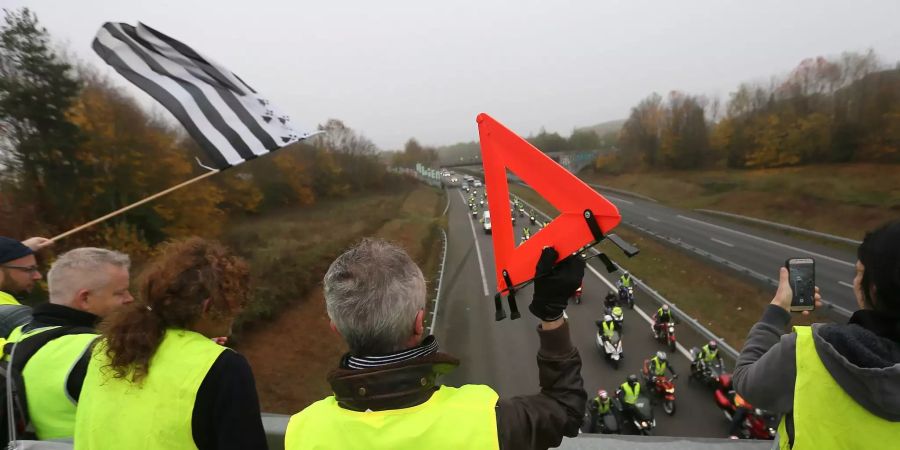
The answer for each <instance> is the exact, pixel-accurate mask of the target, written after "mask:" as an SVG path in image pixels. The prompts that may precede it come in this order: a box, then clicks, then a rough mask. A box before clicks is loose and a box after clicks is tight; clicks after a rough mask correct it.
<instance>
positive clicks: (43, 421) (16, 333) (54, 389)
mask: <svg viewBox="0 0 900 450" xmlns="http://www.w3.org/2000/svg"><path fill="white" fill-rule="evenodd" d="M54 328H57V327H55V326H52V327H43V328H37V329H34V330H31V331H28V332H27V333H23V332H22V327H21V326H19V327H16V328H15V329H13V331H12V332H11V333H10V335H9V340H8V341H9V342H20V341H22V340H23V339H26V338H28V337H30V336H34V335H36V334H39V333H42V332H44V331H47V330H51V329H54ZM97 336H98V335H97V334H96V333H78V334H67V335H65V336H60V337H58V338H56V339H53V340H52V341H50V342H47V343H46V344H44V345H43V346H42V347H41V348H40V350H38V351H37V353H35V354H34V356H32V357H31V359H30V360H28V363H26V364H25V367H24V368H23V369H22V380H23V381H24V383H25V398H26V400H27V404H28V416H29V418H30V419H31V424H32V425H33V426H34V431H35V434H36V435H37V437H38V439H42V440H43V439H64V438H71V437H72V436H74V434H75V406H76V405H77V402H76V401H75V399H73V398H71V397H69V391H68V390H67V389H66V384H67V383H68V381H69V374H71V373H72V368H73V367H75V364H76V363H77V362H78V361H79V360H80V359H81V357H82V356H83V355H84V352H86V351H88V350H89V349H90V347H91V343H93V342H94V339H96V338H97ZM7 356H8V355H4V359H8V357H7Z"/></svg>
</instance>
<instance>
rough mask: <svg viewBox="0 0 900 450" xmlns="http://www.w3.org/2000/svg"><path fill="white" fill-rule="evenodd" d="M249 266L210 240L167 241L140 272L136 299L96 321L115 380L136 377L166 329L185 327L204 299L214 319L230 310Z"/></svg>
mask: <svg viewBox="0 0 900 450" xmlns="http://www.w3.org/2000/svg"><path fill="white" fill-rule="evenodd" d="M249 273H250V271H249V269H248V267H247V263H246V262H244V260H243V259H241V258H239V257H237V256H235V255H234V254H233V253H232V252H231V251H230V250H228V249H227V248H226V247H225V246H223V245H222V244H220V243H218V242H216V241H210V240H205V239H202V238H198V237H192V238H188V239H184V240H179V241H171V242H168V243H166V244H164V245H163V246H162V247H161V251H160V253H159V255H158V256H157V257H156V258H155V259H154V260H153V261H152V262H151V263H150V264H149V266H148V267H147V268H146V270H145V271H144V273H143V275H142V276H141V279H140V283H139V286H140V287H139V291H138V293H139V298H138V301H136V302H134V303H133V304H130V305H125V307H123V308H121V309H120V310H119V311H117V312H116V313H115V314H113V315H112V317H110V318H109V319H108V320H106V321H104V323H103V324H101V327H100V330H101V332H102V333H103V336H104V337H105V341H104V344H102V345H105V352H106V355H107V357H108V358H109V361H110V364H109V366H108V367H109V368H111V369H112V370H113V372H114V377H116V378H126V377H127V378H130V379H131V380H132V381H140V380H141V379H142V378H143V377H144V376H146V375H147V372H148V371H149V369H150V360H151V359H152V358H153V355H154V353H156V349H157V348H158V347H159V345H160V343H161V342H162V339H163V336H164V335H165V331H166V329H168V328H180V329H190V327H191V326H192V325H193V324H195V323H196V321H197V320H198V319H199V318H200V315H201V313H202V309H203V302H204V301H205V300H206V299H210V303H211V304H210V309H209V312H210V314H212V315H213V316H214V317H216V316H218V317H224V316H228V315H233V314H236V312H237V311H239V310H240V308H241V307H242V306H243V303H244V300H245V299H246V298H247V292H248V290H249V279H250V276H249Z"/></svg>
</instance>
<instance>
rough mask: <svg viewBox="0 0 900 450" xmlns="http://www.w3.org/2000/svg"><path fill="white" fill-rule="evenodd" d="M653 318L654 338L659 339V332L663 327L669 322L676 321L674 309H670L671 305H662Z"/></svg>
mask: <svg viewBox="0 0 900 450" xmlns="http://www.w3.org/2000/svg"><path fill="white" fill-rule="evenodd" d="M653 319H654V322H653V338H654V339H659V332H660V330H662V327H664V326H665V324H667V323H669V322H674V320H673V318H672V311H671V310H669V305H662V306H661V307H660V308H659V309H657V310H656V314H654V315H653Z"/></svg>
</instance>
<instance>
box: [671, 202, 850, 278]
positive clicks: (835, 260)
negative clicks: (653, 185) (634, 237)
mask: <svg viewBox="0 0 900 450" xmlns="http://www.w3.org/2000/svg"><path fill="white" fill-rule="evenodd" d="M677 217H678V218H679V219H684V220H689V221H691V222H697V223H700V224H703V225H706V226H709V227H713V228H716V229H719V230H724V231H728V232H730V233H735V234H738V235H741V236H744V237H748V238H751V239H756V240H759V241H762V242H767V243H769V244H773V245H778V246H780V247H784V248H787V249H790V250H793V251H795V252H801V253H803V254H807V255H813V256H817V257H819V258H822V259H827V260H829V261H833V262H836V263H838V264H843V265H845V266H850V267H856V264H853V263H850V262H847V261H842V260H840V259H837V258H832V257H831V256H825V255H823V254H821V253H815V252H811V251H809V250H804V249H802V248H797V247H794V246H791V245H787V244H782V243H781V242H776V241H772V240H769V239H766V238H761V237H759V236H754V235H752V234H747V233H744V232H742V231H737V230H732V229H731V228H726V227H722V226H719V225H715V224H711V223H709V222H704V221H702V220H697V219H694V218H691V217H685V216H682V215H681V214H679V215H678V216H677Z"/></svg>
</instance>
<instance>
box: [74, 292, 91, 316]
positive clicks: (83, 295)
mask: <svg viewBox="0 0 900 450" xmlns="http://www.w3.org/2000/svg"><path fill="white" fill-rule="evenodd" d="M90 296H91V293H90V291H88V290H87V289H79V290H78V292H76V293H75V298H74V299H72V301H73V303H74V304H75V305H76V306H78V307H79V308H78V309H82V310H85V311H87V307H88V297H90Z"/></svg>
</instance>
